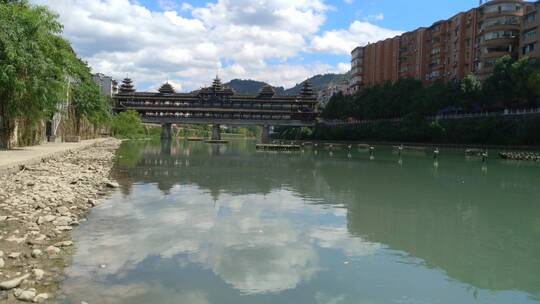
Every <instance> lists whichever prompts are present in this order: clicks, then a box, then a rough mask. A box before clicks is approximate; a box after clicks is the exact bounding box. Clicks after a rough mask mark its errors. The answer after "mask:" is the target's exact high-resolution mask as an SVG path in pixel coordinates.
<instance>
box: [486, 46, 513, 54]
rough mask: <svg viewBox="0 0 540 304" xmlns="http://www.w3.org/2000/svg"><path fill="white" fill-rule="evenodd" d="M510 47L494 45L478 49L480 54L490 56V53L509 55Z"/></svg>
mask: <svg viewBox="0 0 540 304" xmlns="http://www.w3.org/2000/svg"><path fill="white" fill-rule="evenodd" d="M511 52H512V45H496V46H487V47H483V48H481V49H480V54H481V55H485V54H490V53H511Z"/></svg>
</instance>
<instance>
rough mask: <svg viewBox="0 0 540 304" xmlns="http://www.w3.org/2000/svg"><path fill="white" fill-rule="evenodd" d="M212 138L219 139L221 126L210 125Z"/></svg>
mask: <svg viewBox="0 0 540 304" xmlns="http://www.w3.org/2000/svg"><path fill="white" fill-rule="evenodd" d="M212 140H221V126H220V125H219V124H213V125H212Z"/></svg>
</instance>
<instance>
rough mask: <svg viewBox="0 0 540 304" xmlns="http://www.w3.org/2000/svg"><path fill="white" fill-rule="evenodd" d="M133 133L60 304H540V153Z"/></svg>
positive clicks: (80, 239)
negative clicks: (274, 146) (278, 147)
mask: <svg viewBox="0 0 540 304" xmlns="http://www.w3.org/2000/svg"><path fill="white" fill-rule="evenodd" d="M490 157H491V158H490V159H489V160H488V161H487V163H486V164H483V163H482V161H481V160H480V159H479V158H474V157H471V158H469V157H465V156H464V153H463V152H445V151H443V152H441V154H440V156H439V158H438V160H437V161H435V160H434V158H433V156H432V154H431V153H429V152H422V151H415V152H411V153H403V155H402V156H401V157H400V156H398V155H397V154H395V153H393V152H392V151H391V148H385V147H377V148H376V150H375V153H374V158H372V159H370V157H369V153H367V151H364V150H358V149H356V148H353V149H351V150H350V151H348V149H346V148H345V149H334V150H333V151H330V150H329V149H326V148H317V149H316V148H306V149H305V150H304V151H302V152H298V153H266V152H265V153H263V152H256V151H255V142H250V141H234V142H232V143H230V144H228V145H208V144H205V143H188V142H182V141H180V142H175V143H172V144H163V145H161V144H160V143H159V142H157V143H156V142H125V143H124V144H123V145H122V146H121V148H120V150H119V151H118V155H117V161H116V165H115V168H114V170H113V177H114V178H115V179H116V180H117V181H118V182H119V184H120V188H119V189H118V191H117V192H116V193H114V194H113V195H112V197H111V198H110V199H108V200H107V201H106V202H104V203H103V204H101V205H100V206H98V207H97V208H95V209H94V210H93V211H92V212H91V213H90V214H89V216H88V219H87V221H86V222H84V223H82V224H81V226H80V227H79V228H77V229H76V230H75V231H74V239H75V241H76V250H75V253H74V255H73V260H72V263H71V266H69V267H68V268H67V269H66V280H65V281H64V282H63V283H62V284H61V290H62V292H61V295H60V297H59V303H77V304H79V303H81V301H85V302H87V303H89V304H94V303H130V304H142V303H156V304H158V303H193V304H203V303H212V304H218V303H219V304H226V303H231V304H237V303H238V304H239V303H254V304H259V303H295V304H345V303H346V304H349V303H351V304H352V303H354V304H358V303H360V304H371V303H402V304H408V303H410V304H413V303H415V304H420V303H426V304H427V303H429V304H434V303H448V304H455V303H461V304H466V303H489V304H496V303H501V304H502V303H504V304H507V303H540V183H539V181H540V164H537V163H527V162H512V161H502V160H499V159H496V157H495V153H491V155H490Z"/></svg>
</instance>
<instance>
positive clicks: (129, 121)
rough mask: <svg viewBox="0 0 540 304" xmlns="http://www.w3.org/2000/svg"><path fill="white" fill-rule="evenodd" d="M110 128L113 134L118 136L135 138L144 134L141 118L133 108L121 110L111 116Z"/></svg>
mask: <svg viewBox="0 0 540 304" xmlns="http://www.w3.org/2000/svg"><path fill="white" fill-rule="evenodd" d="M111 129H112V132H113V135H114V136H116V137H118V138H129V139H136V138H140V137H142V136H144V133H145V132H144V128H143V126H142V120H141V117H140V115H139V113H137V112H136V111H134V110H128V111H126V112H121V113H119V114H117V115H115V116H113V118H112V122H111Z"/></svg>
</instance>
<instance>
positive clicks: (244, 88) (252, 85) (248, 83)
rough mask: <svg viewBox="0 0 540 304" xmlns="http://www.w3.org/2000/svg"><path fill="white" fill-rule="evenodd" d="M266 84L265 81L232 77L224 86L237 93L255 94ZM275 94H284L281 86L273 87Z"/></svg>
mask: <svg viewBox="0 0 540 304" xmlns="http://www.w3.org/2000/svg"><path fill="white" fill-rule="evenodd" d="M265 85H268V84H267V83H266V82H262V81H255V80H247V79H246V80H244V79H233V80H231V81H230V82H227V83H225V84H224V86H226V87H228V88H231V89H233V90H234V91H235V92H236V93H237V94H245V95H256V94H257V93H259V91H260V90H261V88H262V87H264V86H265ZM273 88H274V91H276V94H277V95H285V89H284V88H283V87H273Z"/></svg>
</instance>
